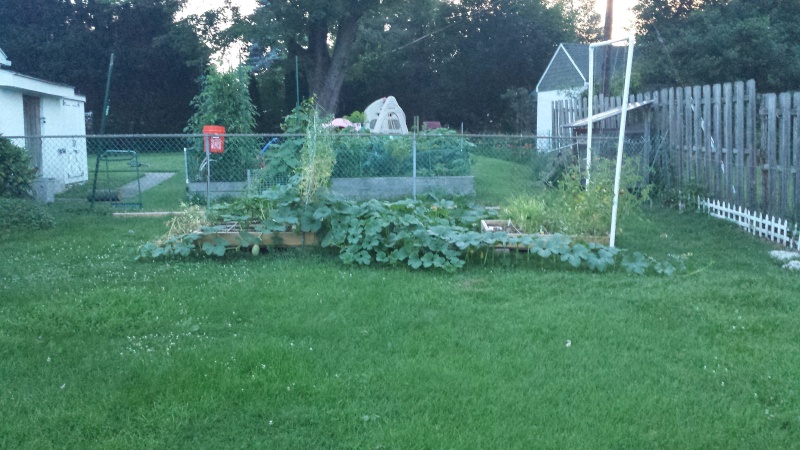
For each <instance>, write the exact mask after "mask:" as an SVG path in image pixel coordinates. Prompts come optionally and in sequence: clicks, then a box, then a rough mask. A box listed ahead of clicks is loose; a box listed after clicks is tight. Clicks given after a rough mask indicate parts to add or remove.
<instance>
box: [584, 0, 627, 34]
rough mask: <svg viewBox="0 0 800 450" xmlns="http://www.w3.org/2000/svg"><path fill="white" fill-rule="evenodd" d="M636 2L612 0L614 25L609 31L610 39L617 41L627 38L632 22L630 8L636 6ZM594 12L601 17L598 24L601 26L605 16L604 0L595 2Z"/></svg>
mask: <svg viewBox="0 0 800 450" xmlns="http://www.w3.org/2000/svg"><path fill="white" fill-rule="evenodd" d="M636 3H638V2H637V0H614V25H613V26H612V29H611V38H612V39H617V38H622V37H625V36H628V35H629V34H631V31H630V30H628V28H630V27H631V25H632V24H633V20H634V15H633V12H632V11H631V8H632V7H633V6H634V5H636ZM594 10H595V11H597V12H598V13H599V14H600V16H601V21H600V24H601V25H602V24H603V21H604V20H605V14H606V0H595V5H594Z"/></svg>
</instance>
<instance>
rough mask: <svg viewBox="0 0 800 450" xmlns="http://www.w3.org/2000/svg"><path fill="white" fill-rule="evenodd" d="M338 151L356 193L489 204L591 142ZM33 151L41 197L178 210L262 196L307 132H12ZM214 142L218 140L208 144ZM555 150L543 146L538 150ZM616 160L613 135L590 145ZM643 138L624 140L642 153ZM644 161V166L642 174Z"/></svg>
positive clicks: (376, 145)
mask: <svg viewBox="0 0 800 450" xmlns="http://www.w3.org/2000/svg"><path fill="white" fill-rule="evenodd" d="M326 135H327V137H328V138H329V139H330V141H329V142H330V144H331V146H332V148H333V150H334V154H335V158H336V160H335V164H334V166H333V173H332V179H331V186H330V189H331V191H333V192H334V193H336V194H339V195H343V196H347V197H352V198H362V199H363V198H408V197H414V196H420V195H424V194H427V193H430V194H434V195H437V196H440V197H441V196H472V197H474V199H475V201H476V202H478V203H481V204H485V205H501V204H503V203H504V202H505V201H507V200H508V199H509V198H512V197H514V196H518V195H522V194H530V193H536V192H537V191H539V190H541V189H544V186H545V184H547V183H548V182H552V181H554V180H557V179H558V177H559V176H560V175H561V173H562V171H563V164H565V163H569V162H574V161H576V160H578V159H580V158H582V157H583V158H585V147H586V145H585V139H581V138H580V137H575V138H570V139H564V138H558V141H557V142H556V141H553V142H548V144H550V145H547V146H542V145H541V142H539V145H538V146H537V141H539V140H542V139H547V138H541V137H536V136H507V135H464V134H457V133H455V132H452V131H448V130H435V131H431V132H422V133H417V134H408V135H376V134H365V133H359V134H350V133H336V132H332V133H326ZM9 139H10V140H11V142H12V143H14V144H15V145H18V146H20V147H24V148H26V149H28V151H29V152H30V153H31V155H32V162H33V164H34V165H35V166H36V168H37V174H38V178H37V181H36V186H35V188H36V189H35V190H36V195H37V197H38V198H39V199H40V200H43V201H54V200H55V201H63V202H74V203H76V204H85V205H86V206H88V207H90V208H121V209H144V210H150V211H153V210H161V211H163V210H174V209H177V208H180V205H181V204H182V203H186V202H198V203H206V202H213V201H221V200H226V199H230V198H235V197H240V196H248V195H258V194H260V193H262V192H263V191H264V190H266V189H269V188H271V187H275V186H279V185H283V184H286V183H289V182H290V181H291V179H292V177H293V176H295V175H296V174H297V172H298V170H299V168H300V164H301V157H300V154H301V152H302V149H303V145H304V143H305V141H306V139H307V137H306V136H305V135H291V134H280V135H224V136H219V137H216V136H212V137H209V136H203V135H116V136H111V135H109V136H53V137H49V136H47V137H45V136H41V137H11V138H9ZM211 139H218V141H216V142H211ZM543 147H546V148H550V149H552V150H550V151H541V150H537V148H543ZM593 147H594V149H595V150H594V152H595V155H596V156H597V157H608V158H614V157H615V153H616V141H613V142H611V141H610V140H603V139H598V140H596V141H595V142H594V143H593ZM644 147H645V145H644V144H643V143H642V142H641V141H629V142H627V143H626V149H625V151H626V155H640V154H641V153H642V148H644ZM647 166H648V165H643V168H642V170H643V173H645V172H647V168H646V167H647Z"/></svg>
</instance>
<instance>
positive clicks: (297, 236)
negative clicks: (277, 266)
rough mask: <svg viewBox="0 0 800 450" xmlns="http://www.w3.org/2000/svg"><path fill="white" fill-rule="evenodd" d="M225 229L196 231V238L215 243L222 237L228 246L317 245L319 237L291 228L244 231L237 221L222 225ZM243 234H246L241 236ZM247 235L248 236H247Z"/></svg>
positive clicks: (200, 242) (201, 241)
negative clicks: (198, 236)
mask: <svg viewBox="0 0 800 450" xmlns="http://www.w3.org/2000/svg"><path fill="white" fill-rule="evenodd" d="M223 226H224V227H225V229H223V230H220V231H215V232H207V231H198V233H199V234H201V237H200V239H198V240H197V242H198V244H199V245H201V246H202V245H203V244H205V243H208V244H212V245H216V244H220V243H221V242H220V241H219V239H222V240H223V241H224V242H225V246H226V247H229V248H237V247H252V246H253V245H255V244H257V243H259V242H260V243H261V244H264V245H266V246H273V247H302V246H305V245H319V239H317V235H316V234H314V233H300V232H298V231H294V230H293V229H288V230H287V231H263V232H262V231H254V230H252V229H248V230H247V231H244V230H242V229H241V227H240V226H239V224H238V223H236V222H232V223H228V224H225V225H223ZM243 234H245V235H246V236H243ZM247 236H249V238H248V237H247Z"/></svg>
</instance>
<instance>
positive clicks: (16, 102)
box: [0, 88, 25, 136]
mask: <svg viewBox="0 0 800 450" xmlns="http://www.w3.org/2000/svg"><path fill="white" fill-rule="evenodd" d="M0 134H2V135H3V136H22V135H24V134H25V118H24V117H23V114H22V93H21V92H19V91H11V90H5V89H2V88H0Z"/></svg>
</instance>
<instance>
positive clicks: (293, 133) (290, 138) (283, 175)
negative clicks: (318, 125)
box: [259, 99, 314, 186]
mask: <svg viewBox="0 0 800 450" xmlns="http://www.w3.org/2000/svg"><path fill="white" fill-rule="evenodd" d="M313 117H314V103H313V99H308V100H305V101H304V102H303V103H302V104H300V106H299V107H296V108H295V109H294V110H293V111H292V114H290V115H288V116H286V117H285V118H284V121H283V123H282V124H281V130H283V132H284V138H283V140H282V141H281V142H279V143H277V144H274V145H272V146H270V148H269V153H268V154H267V155H266V156H267V157H266V158H265V160H264V170H262V171H261V172H260V174H259V178H260V179H261V181H262V183H264V184H265V185H267V186H278V185H282V184H287V183H289V179H290V178H291V177H292V176H293V175H294V174H295V173H296V172H297V171H298V170H299V168H300V166H301V155H302V149H303V145H304V144H305V134H306V131H307V130H308V127H309V126H311V125H312V122H313Z"/></svg>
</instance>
